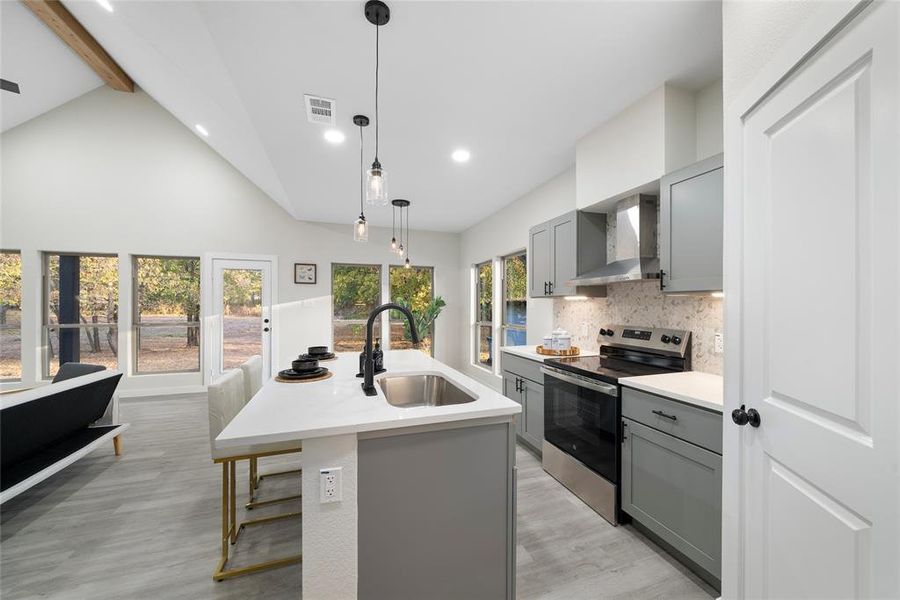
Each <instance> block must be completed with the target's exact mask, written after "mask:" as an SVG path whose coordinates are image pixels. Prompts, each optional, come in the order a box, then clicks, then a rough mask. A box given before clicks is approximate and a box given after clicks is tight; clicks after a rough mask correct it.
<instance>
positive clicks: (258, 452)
mask: <svg viewBox="0 0 900 600" xmlns="http://www.w3.org/2000/svg"><path fill="white" fill-rule="evenodd" d="M244 394H245V391H244V376H243V372H242V371H241V370H240V369H234V370H232V371H229V372H228V373H226V374H225V375H224V376H223V377H221V378H220V379H219V380H217V381H215V382H213V383H211V384H210V385H209V388H208V407H209V441H210V454H211V457H212V460H213V462H214V463H217V464H221V465H222V553H221V556H220V558H219V562H218V564H217V565H216V570H215V572H214V573H213V579H214V580H216V581H221V580H223V579H228V578H232V577H238V576H241V575H247V574H250V573H256V572H258V571H264V570H267V569H273V568H276V567H283V566H286V565H290V564H294V563H298V562H301V561H302V559H303V556H302V554H295V555H292V556H286V557H283V558H277V559H273V560H268V561H265V562H261V563H255V564H251V565H248V566H245V567H239V568H235V569H226V565H227V563H228V559H229V548H230V546H231V545H232V544H236V543H237V540H238V535H239V534H240V533H241V532H242V531H243V530H244V528H245V527H250V526H255V525H262V524H266V523H272V522H275V521H281V520H284V519H291V518H294V517H300V516H301V515H302V512H301V511H297V512H289V513H285V514H281V515H273V516H269V517H261V518H258V519H250V520H246V521H242V522H240V523H238V522H237V498H236V487H237V486H236V481H235V479H236V478H235V471H236V465H237V462H238V461H240V460H251V459H255V458H259V457H261V456H276V455H282V454H292V453H296V452H299V451H300V447H299V444H297V443H292V442H289V443H283V444H255V445H253V446H244V447H239V448H228V449H227V450H217V449H216V447H215V439H216V437H217V436H218V435H219V434H220V433H221V432H222V430H223V429H224V428H225V426H226V425H228V423H229V422H231V420H232V419H233V418H234V417H235V415H237V413H238V412H239V411H240V410H241V408H243V406H244Z"/></svg>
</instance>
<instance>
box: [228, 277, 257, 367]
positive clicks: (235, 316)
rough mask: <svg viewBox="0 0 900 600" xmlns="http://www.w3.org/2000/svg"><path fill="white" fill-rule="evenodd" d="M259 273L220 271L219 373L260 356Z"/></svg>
mask: <svg viewBox="0 0 900 600" xmlns="http://www.w3.org/2000/svg"><path fill="white" fill-rule="evenodd" d="M262 319H263V272H262V271H261V270H260V269H252V268H248V269H232V268H229V269H223V270H222V370H223V371H227V370H228V369H237V368H239V367H240V366H241V364H242V363H243V362H244V361H246V360H247V359H248V358H250V357H251V356H254V355H257V354H259V355H262V354H263V342H262V331H261V330H262V328H263V326H264V323H263V322H262Z"/></svg>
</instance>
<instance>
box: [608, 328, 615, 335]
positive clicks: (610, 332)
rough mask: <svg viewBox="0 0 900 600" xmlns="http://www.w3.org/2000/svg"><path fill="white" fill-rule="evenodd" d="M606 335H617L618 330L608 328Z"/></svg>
mask: <svg viewBox="0 0 900 600" xmlns="http://www.w3.org/2000/svg"><path fill="white" fill-rule="evenodd" d="M606 335H616V332H615V331H613V330H612V329H607V330H606Z"/></svg>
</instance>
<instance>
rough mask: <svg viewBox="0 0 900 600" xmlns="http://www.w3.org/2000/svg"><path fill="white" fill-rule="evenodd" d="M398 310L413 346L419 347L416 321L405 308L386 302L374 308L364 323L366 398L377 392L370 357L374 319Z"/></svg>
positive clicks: (363, 386) (364, 381)
mask: <svg viewBox="0 0 900 600" xmlns="http://www.w3.org/2000/svg"><path fill="white" fill-rule="evenodd" d="M392 309H393V310H398V311H400V312H401V313H403V315H404V316H405V317H406V320H407V321H408V322H409V333H410V335H411V336H412V341H413V344H415V345H416V346H418V345H419V332H418V331H416V320H415V319H414V318H413V315H412V313H411V312H409V309H408V308H406V307H405V306H400V305H399V304H394V303H393V302H388V303H387V304H382V305H381V306H376V307H375V308H374V309H373V310H372V312H370V313H369V320H368V321H366V358H365V361H364V362H363V382H362V389H363V391H364V392H365V393H366V396H377V395H378V392H377V391H376V390H375V381H374V380H375V359H374V358H373V357H372V339H373V338H374V336H375V332H374V329H375V318H376V317H378V315H380V314H381V313H383V312H384V311H386V310H392Z"/></svg>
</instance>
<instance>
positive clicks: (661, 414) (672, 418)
mask: <svg viewBox="0 0 900 600" xmlns="http://www.w3.org/2000/svg"><path fill="white" fill-rule="evenodd" d="M651 412H652V413H653V414H654V415H656V416H657V417H662V418H663V419H668V420H670V421H672V422H673V423H674V422H675V421H677V420H678V417H676V416H675V415H667V414H666V413H664V412H663V411H661V410H654V411H651Z"/></svg>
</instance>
